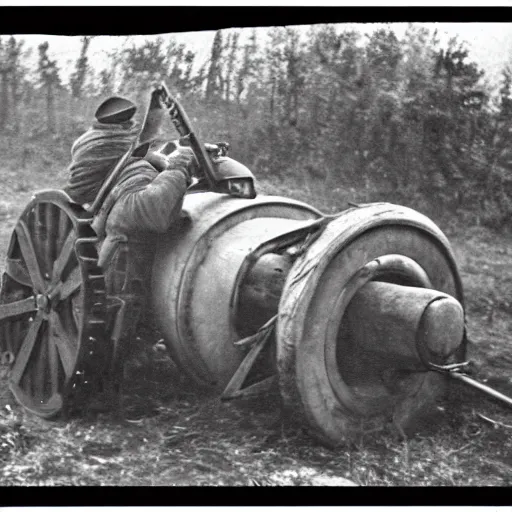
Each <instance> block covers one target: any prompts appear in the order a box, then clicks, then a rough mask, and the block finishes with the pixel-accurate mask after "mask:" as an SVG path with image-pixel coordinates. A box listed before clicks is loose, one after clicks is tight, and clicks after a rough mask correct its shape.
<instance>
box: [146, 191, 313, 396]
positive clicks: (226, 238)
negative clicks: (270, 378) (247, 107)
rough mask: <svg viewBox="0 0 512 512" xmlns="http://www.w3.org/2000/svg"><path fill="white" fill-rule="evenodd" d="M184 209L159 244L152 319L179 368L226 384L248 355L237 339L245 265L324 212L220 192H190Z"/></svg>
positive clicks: (206, 381) (214, 384)
mask: <svg viewBox="0 0 512 512" xmlns="http://www.w3.org/2000/svg"><path fill="white" fill-rule="evenodd" d="M183 210H184V211H185V212H186V214H187V216H188V218H184V219H183V222H182V223H180V224H179V225H177V226H176V227H175V228H174V229H173V230H172V231H170V232H168V233H166V234H165V235H163V236H162V238H161V240H160V243H159V247H158V249H157V254H156V257H155V263H154V268H153V280H152V299H153V304H152V307H153V311H154V317H155V321H156V322H157V324H158V327H159V329H160V330H161V331H162V334H163V336H164V340H165V343H166V345H167V347H168V348H169V350H170V352H171V354H172V356H173V358H174V359H175V360H176V362H177V363H178V364H179V365H180V367H181V368H182V369H183V370H184V371H185V372H187V374H189V375H190V376H191V377H192V378H193V379H194V380H195V381H196V382H197V383H198V384H200V385H203V386H206V387H210V388H212V389H223V388H224V387H225V386H226V384H227V383H228V382H229V380H230V379H231V377H232V376H233V374H234V372H235V371H236V369H237V368H238V366H239V364H240V362H241V361H242V359H243V356H244V352H243V351H241V349H240V348H237V347H236V346H234V344H233V343H234V342H235V341H237V340H238V339H240V337H241V334H240V332H237V328H236V325H235V324H236V322H235V321H234V319H235V318H236V316H237V315H236V311H235V309H236V300H235V297H236V293H237V283H238V281H237V276H238V274H239V270H240V267H241V266H242V264H243V262H244V260H245V259H246V257H247V256H248V255H249V254H250V253H251V252H252V251H254V250H255V249H256V248H258V247H259V246H260V245H261V244H264V243H265V242H267V241H268V240H271V239H273V238H275V237H278V236H281V235H283V234H285V233H289V232H291V231H293V230H296V229H298V228H300V227H301V226H306V225H308V224H310V223H311V222H312V221H315V220H316V219H318V218H320V217H321V213H320V212H319V211H318V210H316V209H315V208H313V207H311V206H309V205H307V204H305V203H301V202H298V201H294V200H291V199H286V198H282V197H275V196H259V197H257V198H256V199H239V198H232V197H229V196H225V195H220V194H214V193H205V194H193V195H188V196H186V198H185V201H184V206H183ZM239 321H240V319H239V318H238V319H237V322H239ZM242 321H243V319H242Z"/></svg>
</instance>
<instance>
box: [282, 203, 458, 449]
mask: <svg viewBox="0 0 512 512" xmlns="http://www.w3.org/2000/svg"><path fill="white" fill-rule="evenodd" d="M371 281H373V282H374V283H373V284H371V283H370V282H371ZM377 282H379V283H377ZM369 283H370V286H371V290H372V293H373V290H377V289H378V288H379V287H380V289H382V284H384V283H390V284H389V285H387V286H390V287H392V286H397V285H399V286H398V288H400V289H402V290H403V289H407V288H408V287H411V288H409V290H411V291H410V292H408V293H413V288H414V290H417V292H414V293H416V294H417V295H418V296H423V295H428V294H433V296H435V295H436V293H437V292H439V293H440V294H441V295H442V296H443V297H444V296H449V297H452V298H453V300H456V301H459V303H462V301H463V297H462V286H461V281H460V277H459V273H458V270H457V267H456V264H455V261H454V257H453V253H452V251H451V248H450V245H449V243H448V240H447V239H446V237H445V236H444V235H443V234H442V232H441V231H440V230H439V228H437V227H436V226H435V224H434V223H433V222H431V221H430V220H429V219H428V218H426V217H425V216H423V215H421V214H419V213H418V212H415V211H414V210H411V209H409V208H405V207H400V206H395V205H391V204H385V203H376V204H370V205H365V206H362V207H360V208H353V209H349V210H347V211H345V212H344V213H343V214H342V215H341V216H340V217H338V218H337V219H335V220H333V221H332V222H331V223H330V224H329V225H328V226H327V227H326V229H325V231H324V232H323V233H322V235H321V236H320V237H319V239H318V240H317V241H315V243H313V245H312V246H311V247H310V248H309V249H308V251H306V253H305V254H304V255H302V256H301V257H300V258H299V259H298V260H297V261H296V262H295V264H294V265H293V267H292V270H291V271H290V273H289V274H288V277H287V280H286V284H285V287H284V290H283V294H282V297H281V301H280V305H279V316H278V324H277V365H278V372H279V384H280V389H281V394H282V396H283V399H284V401H285V404H286V405H287V406H288V410H289V411H290V412H291V413H292V415H295V416H296V419H297V420H298V421H299V422H303V423H304V424H305V425H307V426H308V427H309V429H310V430H311V432H312V433H313V434H314V435H315V436H316V437H318V438H320V439H321V440H322V441H324V442H326V443H327V444H330V445H336V444H338V443H340V442H343V441H345V440H347V439H349V438H351V437H352V435H353V434H355V433H356V432H360V431H361V429H362V428H364V427H363V425H364V423H368V427H369V428H374V427H375V426H376V425H375V423H378V424H383V421H385V420H386V419H393V421H396V423H395V424H396V425H397V426H399V427H401V428H403V429H404V430H405V429H407V428H408V427H409V425H412V424H413V423H414V422H415V421H416V420H417V419H418V418H419V417H420V415H421V414H422V413H423V412H424V409H425V407H426V406H427V405H428V404H429V403H431V401H433V402H435V401H436V400H437V399H439V398H441V397H442V395H443V393H444V388H445V385H446V380H445V377H444V376H443V375H440V374H438V373H435V372H432V371H426V368H425V367H423V366H421V365H418V366H417V367H416V366H415V365H413V366H409V363H408V362H407V363H405V362H403V363H402V361H401V360H399V359H398V358H387V357H386V356H387V355H386V353H385V352H383V350H382V349H381V350H380V351H379V348H380V346H382V345H383V344H384V343H387V345H388V346H389V345H390V343H393V342H394V340H388V339H386V336H387V334H386V333H385V332H383V331H378V330H377V332H376V334H375V336H374V338H375V347H374V348H375V350H372V351H371V352H368V350H367V347H365V349H364V350H366V352H365V351H364V350H363V347H358V346H355V345H354V333H355V332H356V331H357V330H360V328H361V326H360V325H359V324H358V323H357V321H358V319H359V318H363V316H359V317H358V316H356V317H354V316H353V315H352V323H347V321H348V320H350V318H349V313H348V312H349V308H350V307H352V304H353V297H355V296H356V294H357V293H358V291H359V290H363V288H364V287H365V285H368V284H369ZM381 283H382V284H381ZM366 289H368V288H366ZM392 289H393V288H392ZM393 290H394V289H393ZM377 291H378V290H377ZM368 304H369V302H366V303H365V302H364V300H363V301H362V300H359V301H358V304H357V306H358V307H359V308H363V310H364V308H365V307H369V306H367V305H368ZM386 307H387V305H386V304H384V306H383V309H385V308H386ZM359 311H361V309H359ZM400 314H401V312H400V311H397V315H396V317H397V318H398V317H399V315H400ZM364 318H365V320H364V321H365V322H368V323H371V322H373V321H374V318H371V317H370V318H368V317H364ZM354 319H355V322H354ZM398 323H399V322H397V324H398ZM414 328H416V327H415V326H414ZM397 329H398V330H397V331H396V333H398V334H399V333H400V331H399V329H400V327H397ZM379 333H380V334H379ZM413 341H414V340H413ZM455 341H457V340H455ZM412 347H413V349H414V344H413V345H412ZM454 347H455V348H453V347H452V346H451V345H450V346H445V347H442V350H444V352H446V358H445V359H443V360H446V361H451V362H459V361H461V359H462V358H463V357H464V355H465V342H463V343H462V345H454ZM369 354H370V355H371V357H370V358H369V357H368V355H369ZM363 356H364V357H363ZM297 416H298V417H297Z"/></svg>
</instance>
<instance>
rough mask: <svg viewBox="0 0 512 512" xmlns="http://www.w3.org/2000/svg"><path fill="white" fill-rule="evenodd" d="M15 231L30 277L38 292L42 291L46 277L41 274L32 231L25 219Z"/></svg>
mask: <svg viewBox="0 0 512 512" xmlns="http://www.w3.org/2000/svg"><path fill="white" fill-rule="evenodd" d="M15 231H16V235H17V236H18V242H19V244H20V249H21V253H22V254H23V258H24V260H25V263H26V265H27V269H28V273H29V274H30V279H31V280H32V285H33V286H34V288H35V289H36V290H37V291H38V292H41V293H42V292H43V290H44V288H45V284H44V279H43V276H42V274H41V269H40V267H39V262H38V260H37V255H36V251H35V249H34V244H33V243H32V239H31V238H30V232H29V230H28V227H27V225H26V224H25V222H23V220H20V221H19V222H18V224H17V225H16V228H15Z"/></svg>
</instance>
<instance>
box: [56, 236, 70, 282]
mask: <svg viewBox="0 0 512 512" xmlns="http://www.w3.org/2000/svg"><path fill="white" fill-rule="evenodd" d="M74 249H75V233H74V232H73V231H70V232H69V234H68V236H67V238H66V240H65V242H64V244H63V246H62V249H61V250H60V254H59V256H58V258H57V259H56V260H55V262H54V264H53V274H52V282H53V283H54V284H57V283H58V282H59V281H60V280H61V276H62V272H63V271H64V269H65V268H66V265H67V264H68V262H69V259H70V257H71V255H72V254H73V253H74Z"/></svg>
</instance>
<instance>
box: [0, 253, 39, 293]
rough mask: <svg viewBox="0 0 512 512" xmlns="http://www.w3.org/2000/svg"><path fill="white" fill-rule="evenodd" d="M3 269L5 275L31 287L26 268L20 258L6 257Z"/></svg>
mask: <svg viewBox="0 0 512 512" xmlns="http://www.w3.org/2000/svg"><path fill="white" fill-rule="evenodd" d="M5 271H6V272H7V275H8V276H9V277H10V278H11V279H14V280H15V281H17V282H18V283H20V284H22V285H24V286H30V287H32V280H31V279H30V275H29V273H28V270H27V269H26V268H25V266H24V265H23V262H22V260H20V259H16V258H6V262H5Z"/></svg>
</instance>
